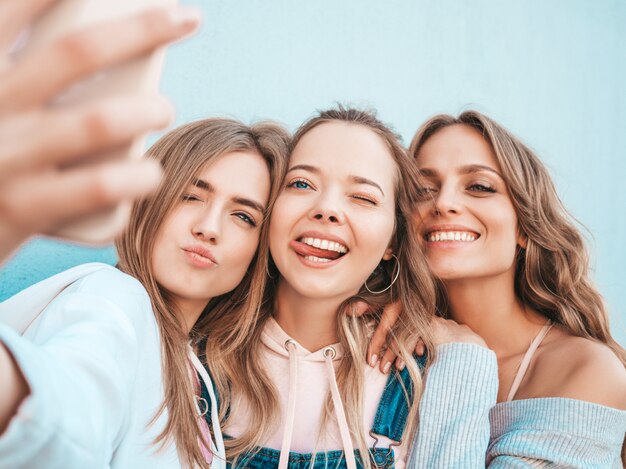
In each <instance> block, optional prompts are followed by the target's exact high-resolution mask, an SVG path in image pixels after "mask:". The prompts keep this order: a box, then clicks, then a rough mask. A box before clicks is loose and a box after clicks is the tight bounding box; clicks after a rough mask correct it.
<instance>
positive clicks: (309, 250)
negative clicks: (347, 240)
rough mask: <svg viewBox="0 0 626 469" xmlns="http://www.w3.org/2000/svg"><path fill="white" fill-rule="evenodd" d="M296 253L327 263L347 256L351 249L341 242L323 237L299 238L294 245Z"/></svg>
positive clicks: (313, 260) (312, 260) (311, 259)
mask: <svg viewBox="0 0 626 469" xmlns="http://www.w3.org/2000/svg"><path fill="white" fill-rule="evenodd" d="M293 248H294V250H295V251H296V253H297V254H298V255H300V256H302V257H304V258H305V259H306V260H308V261H311V262H318V263H322V264H323V263H327V262H331V261H334V260H337V259H339V258H340V257H343V256H345V255H346V254H347V253H348V251H349V249H348V248H347V247H346V246H344V245H343V244H341V243H338V242H336V241H330V240H328V239H322V238H311V237H302V238H298V239H297V240H296V241H295V243H294V246H293Z"/></svg>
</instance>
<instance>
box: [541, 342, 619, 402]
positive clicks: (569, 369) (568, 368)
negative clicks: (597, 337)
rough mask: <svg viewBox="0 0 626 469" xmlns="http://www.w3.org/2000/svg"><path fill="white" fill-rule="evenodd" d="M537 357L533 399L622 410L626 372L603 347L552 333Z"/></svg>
mask: <svg viewBox="0 0 626 469" xmlns="http://www.w3.org/2000/svg"><path fill="white" fill-rule="evenodd" d="M554 332H555V334H554V337H553V338H552V340H550V341H547V343H545V345H543V346H542V347H541V348H542V349H543V350H541V353H540V354H539V353H538V356H537V363H536V367H535V373H533V375H534V376H533V379H532V381H533V382H534V383H533V386H532V387H533V388H534V390H535V393H534V394H539V395H536V396H535V397H565V398H570V399H578V400H583V401H588V402H593V403H596V404H601V405H605V406H608V407H614V408H616V409H621V410H626V368H624V364H622V362H621V361H620V359H619V358H618V357H617V355H615V353H614V352H613V351H612V350H611V349H610V348H609V347H608V346H607V345H605V344H603V343H600V342H596V341H593V340H590V339H585V338H582V337H575V336H572V335H569V334H567V333H565V332H563V331H561V330H556V331H554Z"/></svg>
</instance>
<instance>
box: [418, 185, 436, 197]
mask: <svg viewBox="0 0 626 469" xmlns="http://www.w3.org/2000/svg"><path fill="white" fill-rule="evenodd" d="M435 192H437V189H436V188H434V187H420V189H419V196H420V197H427V196H430V195H432V194H434V193H435Z"/></svg>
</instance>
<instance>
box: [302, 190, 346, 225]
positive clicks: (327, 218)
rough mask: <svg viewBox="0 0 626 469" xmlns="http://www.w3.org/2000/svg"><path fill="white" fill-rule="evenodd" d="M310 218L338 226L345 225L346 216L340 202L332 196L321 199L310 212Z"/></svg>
mask: <svg viewBox="0 0 626 469" xmlns="http://www.w3.org/2000/svg"><path fill="white" fill-rule="evenodd" d="M309 218H311V219H313V220H317V221H320V222H322V223H331V224H337V225H341V224H343V223H345V214H344V213H343V210H342V209H341V207H340V204H339V201H338V200H337V198H336V197H333V196H332V195H327V196H322V197H319V198H318V199H317V200H316V203H315V205H314V207H313V208H312V209H311V211H310V212H309Z"/></svg>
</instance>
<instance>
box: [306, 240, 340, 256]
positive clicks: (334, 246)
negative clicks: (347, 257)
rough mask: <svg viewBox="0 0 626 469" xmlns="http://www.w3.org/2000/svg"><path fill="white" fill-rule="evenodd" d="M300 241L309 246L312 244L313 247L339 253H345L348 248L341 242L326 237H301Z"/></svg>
mask: <svg viewBox="0 0 626 469" xmlns="http://www.w3.org/2000/svg"><path fill="white" fill-rule="evenodd" d="M300 242H301V243H304V244H308V245H309V246H313V247H315V248H319V249H324V250H327V251H334V252H338V253H340V254H345V253H346V252H348V248H347V247H345V246H344V245H343V244H340V243H338V242H336V241H329V240H327V239H320V238H302V239H300Z"/></svg>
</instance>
